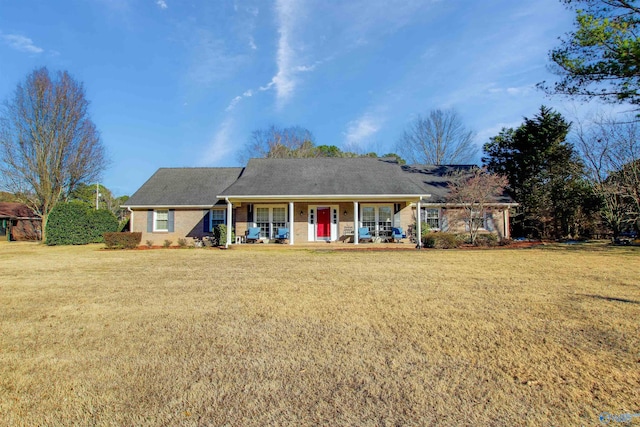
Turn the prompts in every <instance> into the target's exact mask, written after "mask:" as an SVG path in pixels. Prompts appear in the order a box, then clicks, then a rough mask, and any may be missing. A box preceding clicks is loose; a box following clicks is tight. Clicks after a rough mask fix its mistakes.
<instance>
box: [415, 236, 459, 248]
mask: <svg viewBox="0 0 640 427" xmlns="http://www.w3.org/2000/svg"><path fill="white" fill-rule="evenodd" d="M461 244H462V241H461V240H460V237H458V235H456V234H452V233H444V232H441V233H429V234H427V235H425V236H422V246H424V247H425V248H434V249H454V248H457V247H460V245H461Z"/></svg>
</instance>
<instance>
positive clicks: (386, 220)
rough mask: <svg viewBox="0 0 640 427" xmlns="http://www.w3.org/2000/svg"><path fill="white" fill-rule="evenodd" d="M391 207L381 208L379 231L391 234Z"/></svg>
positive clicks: (379, 212) (379, 211)
mask: <svg viewBox="0 0 640 427" xmlns="http://www.w3.org/2000/svg"><path fill="white" fill-rule="evenodd" d="M392 218H393V215H392V214H391V206H380V207H379V208H378V231H389V232H391V220H392Z"/></svg>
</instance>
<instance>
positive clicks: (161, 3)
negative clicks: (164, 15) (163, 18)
mask: <svg viewBox="0 0 640 427" xmlns="http://www.w3.org/2000/svg"><path fill="white" fill-rule="evenodd" d="M156 4H157V5H158V7H159V8H160V9H166V8H168V7H169V6H167V2H166V1H165V0H156Z"/></svg>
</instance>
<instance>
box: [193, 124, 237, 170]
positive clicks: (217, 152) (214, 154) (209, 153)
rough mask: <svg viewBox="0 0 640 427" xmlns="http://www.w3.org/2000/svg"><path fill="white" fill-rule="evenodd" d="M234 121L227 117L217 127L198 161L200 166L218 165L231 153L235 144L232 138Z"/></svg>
mask: <svg viewBox="0 0 640 427" xmlns="http://www.w3.org/2000/svg"><path fill="white" fill-rule="evenodd" d="M233 126H234V121H233V119H232V118H230V117H227V118H226V119H225V120H224V121H223V122H222V123H221V124H220V126H219V127H218V130H217V131H216V133H215V135H214V136H213V138H211V140H210V141H209V142H208V144H207V148H206V149H205V151H204V155H203V156H202V157H201V159H200V165H201V166H215V165H219V164H220V163H221V162H223V161H224V160H225V159H227V158H228V157H229V155H230V154H231V153H232V152H233V150H234V148H235V147H236V145H237V144H236V142H237V141H234V140H233V138H232V133H233Z"/></svg>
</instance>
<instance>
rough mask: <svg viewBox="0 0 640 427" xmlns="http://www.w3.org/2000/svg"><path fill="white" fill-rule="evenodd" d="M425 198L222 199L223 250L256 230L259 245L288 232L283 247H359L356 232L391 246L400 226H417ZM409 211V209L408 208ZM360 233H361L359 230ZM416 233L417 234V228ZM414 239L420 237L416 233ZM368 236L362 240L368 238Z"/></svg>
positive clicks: (359, 242) (368, 240) (405, 227)
mask: <svg viewBox="0 0 640 427" xmlns="http://www.w3.org/2000/svg"><path fill="white" fill-rule="evenodd" d="M427 198H428V195H422V196H415V197H407V196H403V197H392V196H386V197H375V196H362V197H357V198H356V197H349V198H346V197H345V198H342V199H337V198H335V197H333V198H326V199H322V198H318V197H314V198H302V197H297V198H290V199H287V198H278V199H265V198H242V199H240V198H226V199H225V201H226V203H227V221H226V223H227V224H233V227H234V228H235V235H236V239H233V238H232V230H231V228H228V230H227V246H228V245H231V244H238V243H244V241H243V236H245V235H246V234H247V233H248V232H249V230H250V229H252V231H253V232H255V231H256V230H255V229H259V238H258V239H256V240H257V241H260V242H265V243H270V242H274V241H276V240H277V241H279V242H281V241H282V239H278V231H279V230H280V231H281V230H282V229H285V228H286V229H287V231H288V239H286V241H285V243H287V244H288V245H301V244H307V243H327V242H330V243H342V244H351V245H358V244H361V243H364V241H365V240H364V239H362V238H363V237H365V236H362V235H361V234H362V233H361V232H360V230H361V229H366V234H367V235H368V236H370V238H367V239H366V242H367V243H383V242H387V243H388V242H390V241H391V240H392V239H390V236H391V231H392V229H393V228H402V229H403V230H404V232H405V233H406V232H407V230H408V228H409V226H411V225H413V224H416V225H417V227H418V228H419V226H420V224H421V222H422V221H421V220H420V218H418V220H417V221H416V218H415V215H416V212H417V215H418V217H419V215H420V209H419V208H418V209H413V208H415V206H418V207H419V206H420V205H421V203H423V201H424V200H426V199H427ZM412 207H413V208H412ZM363 231H364V230H363ZM416 231H417V233H420V230H416ZM418 235H419V234H418ZM368 236H367V237H368Z"/></svg>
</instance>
